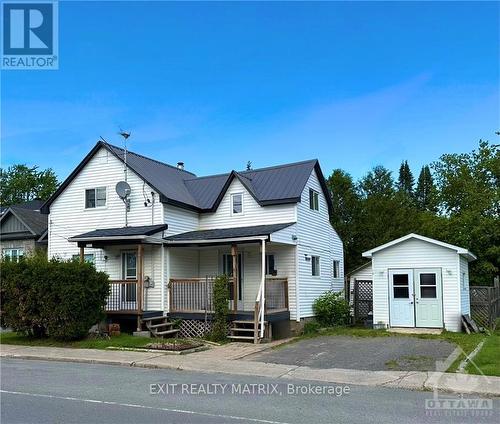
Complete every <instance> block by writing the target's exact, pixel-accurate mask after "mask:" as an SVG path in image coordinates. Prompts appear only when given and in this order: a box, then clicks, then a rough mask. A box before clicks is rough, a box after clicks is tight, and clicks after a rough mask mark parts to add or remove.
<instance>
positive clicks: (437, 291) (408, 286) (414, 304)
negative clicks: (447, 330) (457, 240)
mask: <svg viewBox="0 0 500 424" xmlns="http://www.w3.org/2000/svg"><path fill="white" fill-rule="evenodd" d="M442 297H443V296H442V284H441V270H440V269H437V268H428V269H427V268H426V269H397V270H389V303H390V305H389V306H390V309H389V315H390V324H391V326H392V327H426V328H441V327H443V308H442V303H443V302H442Z"/></svg>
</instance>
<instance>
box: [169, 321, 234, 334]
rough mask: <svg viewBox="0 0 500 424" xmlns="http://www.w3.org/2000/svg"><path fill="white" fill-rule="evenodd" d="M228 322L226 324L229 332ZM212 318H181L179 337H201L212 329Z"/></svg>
mask: <svg viewBox="0 0 500 424" xmlns="http://www.w3.org/2000/svg"><path fill="white" fill-rule="evenodd" d="M229 327H230V323H228V326H227V332H228V334H229ZM212 328H213V321H212V320H206V321H204V320H197V319H183V320H182V321H181V323H180V328H179V330H180V331H179V337H182V338H192V337H194V338H203V337H205V336H206V335H207V334H209V333H210V332H211V331H212Z"/></svg>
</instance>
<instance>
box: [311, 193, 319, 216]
mask: <svg viewBox="0 0 500 424" xmlns="http://www.w3.org/2000/svg"><path fill="white" fill-rule="evenodd" d="M309 208H310V209H312V210H313V211H319V193H318V192H317V191H316V190H313V189H312V188H310V189H309Z"/></svg>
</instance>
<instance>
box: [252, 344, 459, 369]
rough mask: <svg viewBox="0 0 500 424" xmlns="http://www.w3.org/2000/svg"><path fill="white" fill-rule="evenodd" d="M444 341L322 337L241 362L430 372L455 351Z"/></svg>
mask: <svg viewBox="0 0 500 424" xmlns="http://www.w3.org/2000/svg"><path fill="white" fill-rule="evenodd" d="M455 347H456V346H455V345H454V344H452V343H449V342H447V341H444V340H430V339H419V338H416V337H399V336H398V337H350V336H322V337H316V338H312V339H304V340H300V341H298V342H295V343H290V344H287V345H283V346H279V347H278V348H276V349H272V350H267V351H264V352H260V353H257V354H254V355H250V356H247V357H246V358H245V359H246V360H250V361H260V362H271V363H276V364H287V365H300V366H308V367H311V368H350V369H359V370H372V371H378V370H401V371H434V370H436V365H435V363H436V361H444V360H445V359H446V358H447V357H448V356H449V355H450V354H451V353H452V352H453V350H454V349H455Z"/></svg>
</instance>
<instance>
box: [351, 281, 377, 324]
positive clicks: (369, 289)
mask: <svg viewBox="0 0 500 424" xmlns="http://www.w3.org/2000/svg"><path fill="white" fill-rule="evenodd" d="M353 294H354V296H353V307H354V322H363V321H365V320H366V319H367V318H369V317H370V315H369V314H370V312H372V311H373V286H372V281H371V280H355V281H354V293H353Z"/></svg>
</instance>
